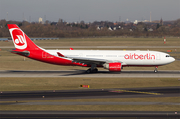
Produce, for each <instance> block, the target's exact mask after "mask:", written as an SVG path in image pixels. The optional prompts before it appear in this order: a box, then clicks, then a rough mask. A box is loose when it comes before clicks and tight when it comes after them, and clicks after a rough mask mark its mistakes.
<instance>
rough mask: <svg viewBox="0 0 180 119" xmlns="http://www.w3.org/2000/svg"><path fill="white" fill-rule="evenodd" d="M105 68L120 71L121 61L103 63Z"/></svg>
mask: <svg viewBox="0 0 180 119" xmlns="http://www.w3.org/2000/svg"><path fill="white" fill-rule="evenodd" d="M103 66H104V68H105V69H108V70H109V71H111V72H120V71H121V63H119V62H113V63H105V64H103Z"/></svg>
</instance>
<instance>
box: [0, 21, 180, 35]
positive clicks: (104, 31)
mask: <svg viewBox="0 0 180 119" xmlns="http://www.w3.org/2000/svg"><path fill="white" fill-rule="evenodd" d="M7 24H17V25H18V26H19V27H20V28H21V29H22V30H23V31H24V32H25V33H26V34H27V35H28V36H29V37H59V38H72V37H73V38H74V37H101V36H122V37H129V36H131V37H164V36H173V37H179V36H180V19H177V20H175V21H173V22H170V23H166V24H160V23H144V22H139V23H138V24H134V23H124V22H117V23H112V22H108V21H101V22H98V21H95V22H93V23H88V24H87V23H85V22H83V21H82V22H80V23H67V22H45V23H43V24H42V23H35V22H33V23H29V22H27V21H23V22H19V21H6V20H0V37H10V34H9V31H8V27H7ZM98 27H101V29H99V30H98V29H97V28H98ZM110 28H112V30H109V29H110ZM113 28H116V29H115V30H114V29H113Z"/></svg>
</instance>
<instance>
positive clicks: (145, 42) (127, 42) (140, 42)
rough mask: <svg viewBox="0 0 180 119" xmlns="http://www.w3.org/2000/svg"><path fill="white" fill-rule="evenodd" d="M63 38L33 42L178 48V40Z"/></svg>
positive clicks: (4, 43)
mask: <svg viewBox="0 0 180 119" xmlns="http://www.w3.org/2000/svg"><path fill="white" fill-rule="evenodd" d="M166 41H167V42H166V44H164V38H131V37H128V38H122V37H104V38H64V39H59V40H42V41H41V40H37V41H34V42H35V43H36V44H37V45H39V46H40V47H42V46H179V44H180V39H179V38H166ZM0 46H13V43H12V42H3V41H1V42H0Z"/></svg>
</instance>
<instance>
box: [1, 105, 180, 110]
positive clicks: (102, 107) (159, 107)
mask: <svg viewBox="0 0 180 119" xmlns="http://www.w3.org/2000/svg"><path fill="white" fill-rule="evenodd" d="M0 110H3V111H6V110H11V111H17V110H18V111H24V110H26V111H30V110H33V111H38V110H40V111H42V110H43V111H180V108H179V105H173V106H172V105H1V108H0Z"/></svg>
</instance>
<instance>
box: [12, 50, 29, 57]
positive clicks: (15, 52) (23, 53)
mask: <svg viewBox="0 0 180 119" xmlns="http://www.w3.org/2000/svg"><path fill="white" fill-rule="evenodd" d="M11 52H12V53H14V54H19V55H23V56H29V55H30V52H29V51H22V52H20V51H11Z"/></svg>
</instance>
